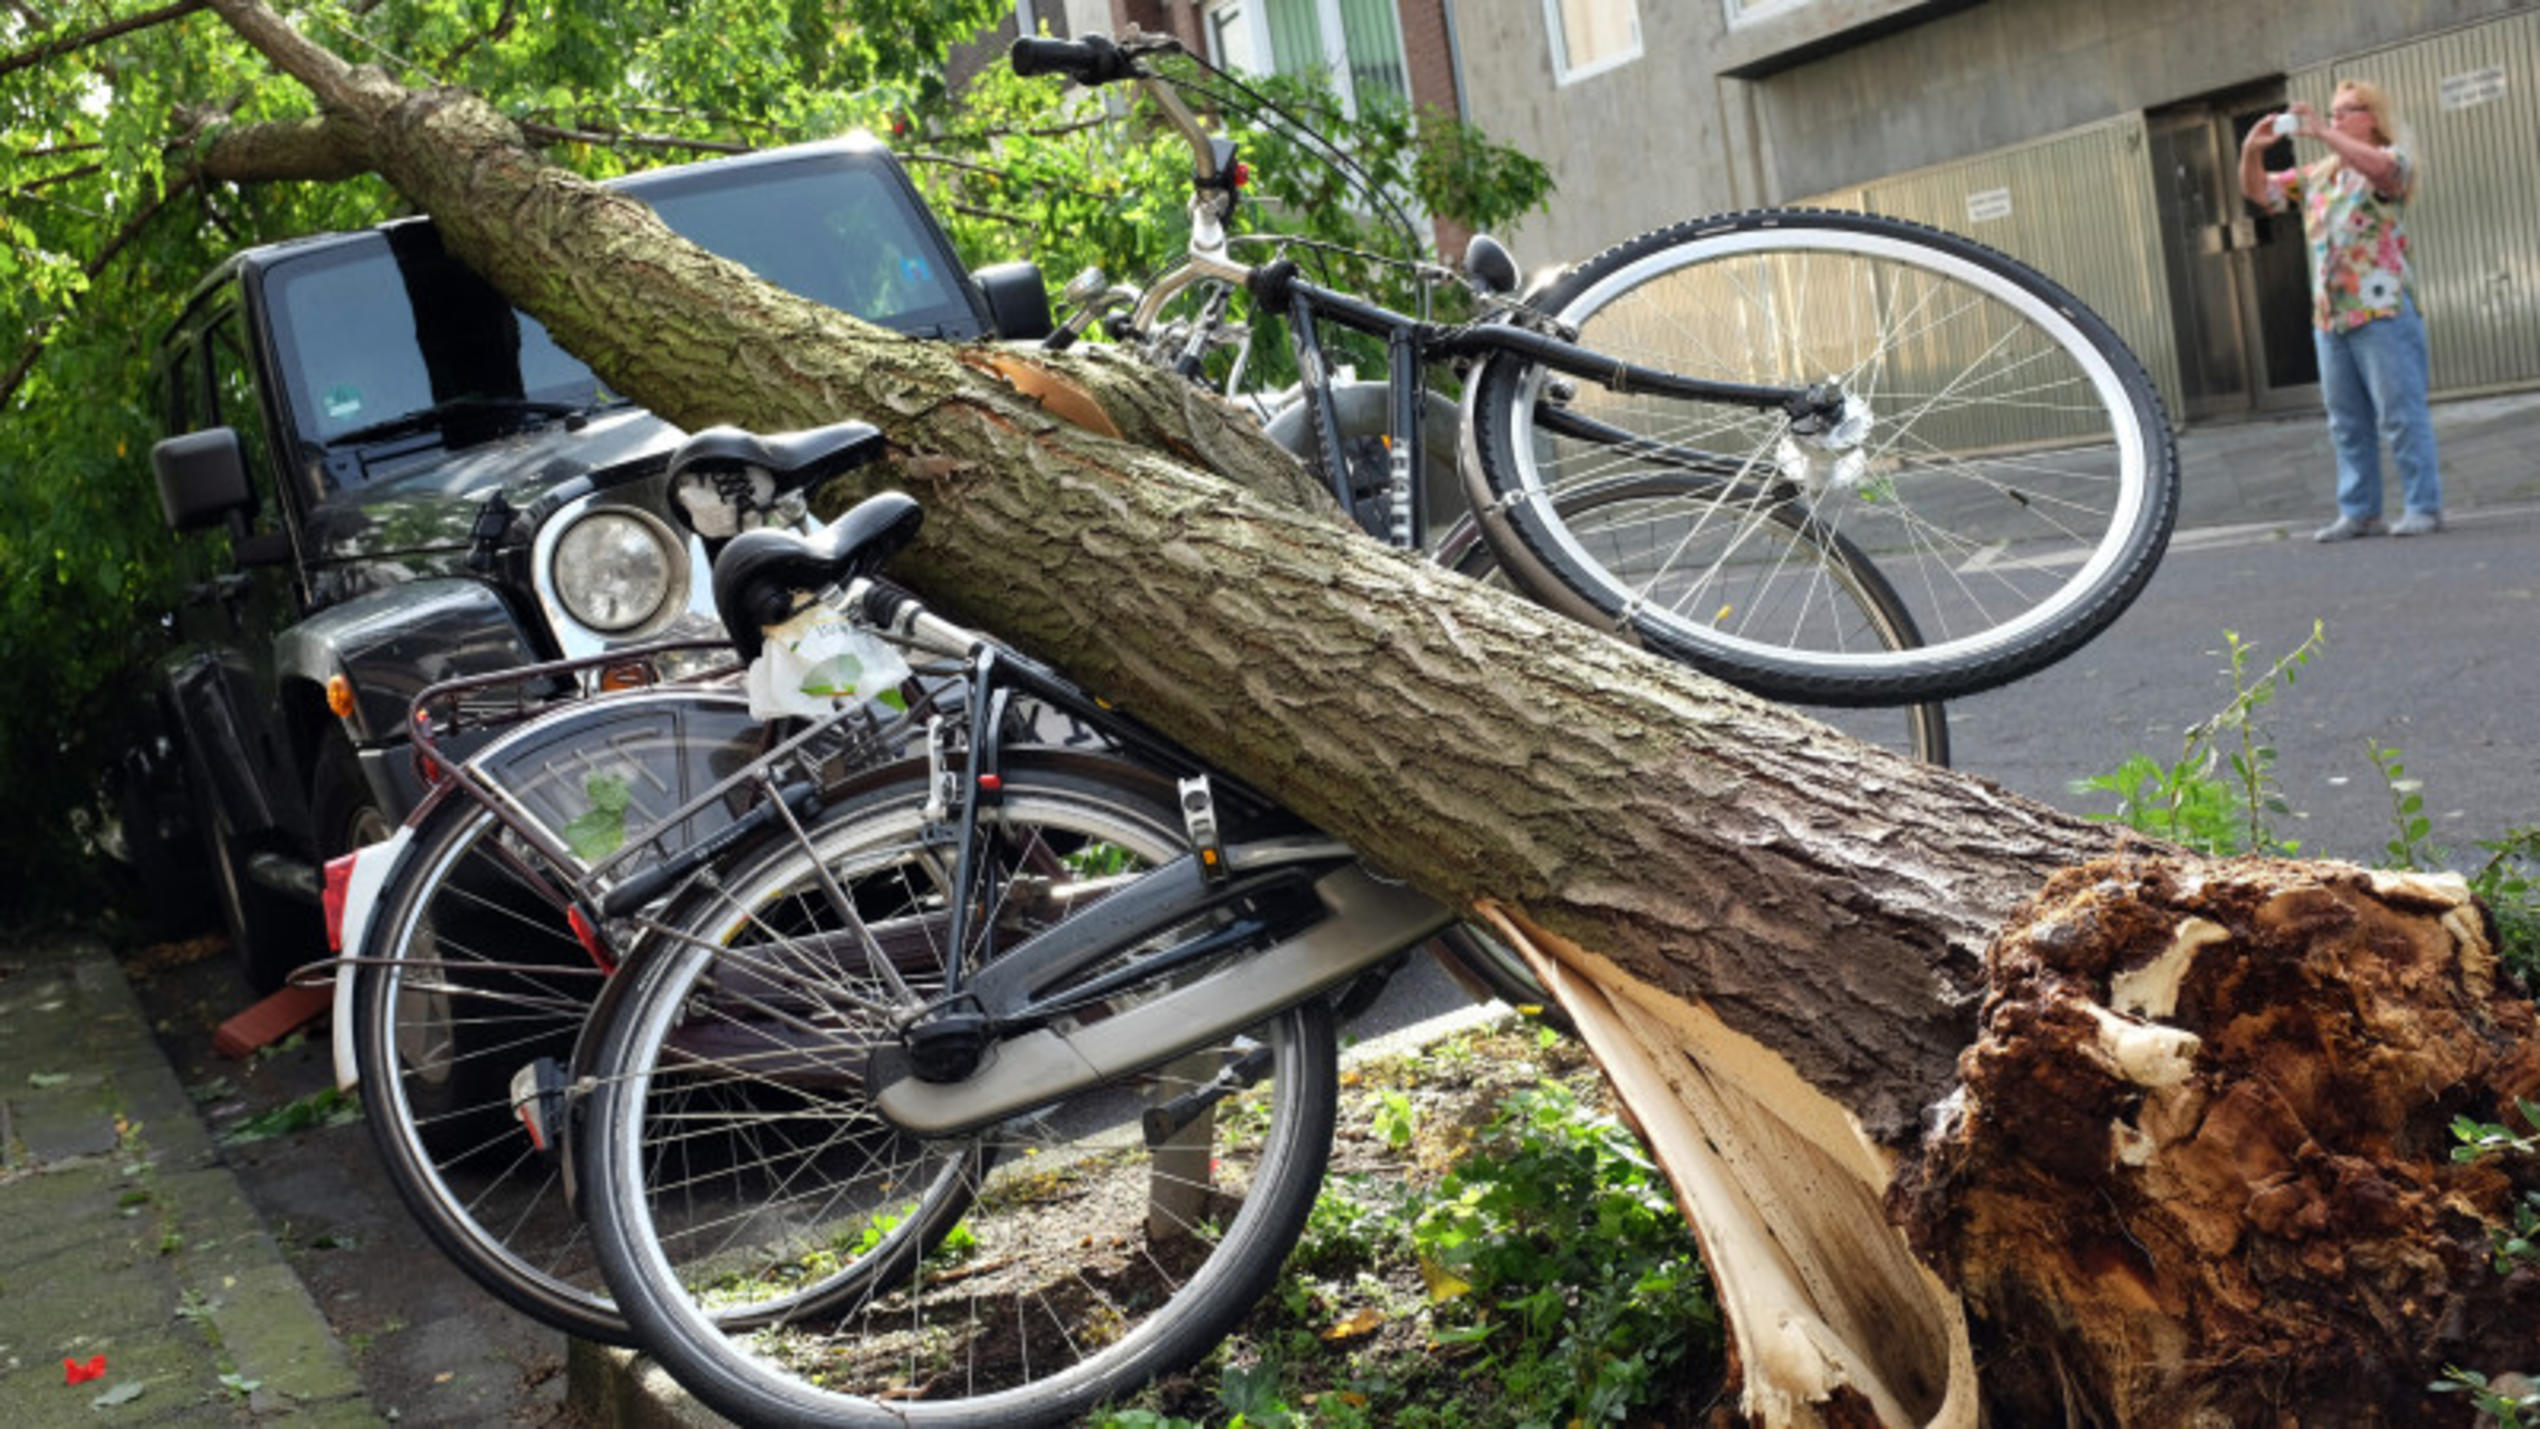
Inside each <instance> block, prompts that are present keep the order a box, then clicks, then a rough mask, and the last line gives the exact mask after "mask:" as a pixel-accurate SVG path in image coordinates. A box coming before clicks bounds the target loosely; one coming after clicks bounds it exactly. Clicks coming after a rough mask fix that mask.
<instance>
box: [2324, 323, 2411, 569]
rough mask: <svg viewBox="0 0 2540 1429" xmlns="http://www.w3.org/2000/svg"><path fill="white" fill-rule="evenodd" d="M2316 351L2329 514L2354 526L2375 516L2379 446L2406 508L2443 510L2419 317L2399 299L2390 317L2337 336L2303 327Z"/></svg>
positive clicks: (2378, 499) (2378, 512)
mask: <svg viewBox="0 0 2540 1429" xmlns="http://www.w3.org/2000/svg"><path fill="white" fill-rule="evenodd" d="M2311 340H2312V342H2313V343H2314V344H2315V345H2316V346H2317V347H2318V348H2319V358H2320V395H2321V396H2322V397H2323V398H2324V399H2325V400H2326V401H2327V403H2328V437H2329V441H2330V442H2331V443H2333V444H2334V445H2335V446H2336V448H2337V509H2338V511H2339V512H2340V513H2341V514H2343V515H2346V516H2351V517H2353V518H2355V519H2356V520H2358V521H2362V520H2366V519H2369V518H2375V517H2378V516H2380V515H2381V442H2382V439H2383V438H2385V437H2386V438H2388V439H2389V442H2390V458H2391V460H2392V461H2394V462H2396V463H2397V464H2398V467H2399V495H2400V499H2401V500H2403V501H2405V502H2406V503H2407V509H2408V510H2410V511H2413V512H2422V513H2424V514H2426V515H2429V516H2431V515H2439V514H2441V512H2442V510H2443V476H2442V473H2440V472H2439V471H2437V470H2436V469H2435V465H2434V419H2433V417H2432V415H2431V414H2429V413H2428V412H2427V411H2426V407H2425V388H2426V357H2425V319H2424V318H2422V317H2420V316H2418V315H2417V309H2416V304H2415V303H2414V302H2412V301H2410V300H2408V299H2405V298H2402V299H2401V300H2400V302H2399V315H2398V316H2397V317H2395V318H2375V319H2374V320H2372V321H2371V322H2368V323H2365V324H2364V325H2363V326H2361V327H2357V328H2349V329H2347V330H2346V331H2344V332H2339V333H2328V332H2321V331H2319V330H2318V329H2317V328H2314V329H2312V330H2311Z"/></svg>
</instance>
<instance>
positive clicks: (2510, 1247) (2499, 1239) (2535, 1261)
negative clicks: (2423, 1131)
mask: <svg viewBox="0 0 2540 1429" xmlns="http://www.w3.org/2000/svg"><path fill="white" fill-rule="evenodd" d="M2514 1110H2515V1111H2516V1112H2517V1113H2519V1114H2520V1115H2521V1117H2522V1124H2523V1127H2524V1130H2521V1131H2516V1130H2514V1129H2513V1128H2512V1127H2509V1126H2505V1125H2503V1124H2501V1123H2498V1122H2492V1121H2480V1120H2478V1119H2477V1118H2475V1117H2467V1116H2461V1117H2454V1118H2453V1119H2452V1139H2453V1140H2454V1141H2457V1142H2459V1143H2460V1144H2459V1145H2457V1146H2455V1147H2453V1148H2452V1159H2453V1160H2455V1161H2483V1160H2485V1159H2486V1158H2488V1157H2490V1156H2508V1157H2521V1158H2524V1159H2526V1160H2528V1159H2530V1158H2533V1157H2540V1102H2534V1101H2532V1100H2530V1099H2529V1098H2527V1097H2517V1098H2515V1100H2514ZM2487 1235H2488V1240H2489V1243H2490V1246H2491V1251H2492V1264H2493V1265H2494V1266H2495V1269H2496V1273H2497V1274H2498V1275H2512V1274H2514V1273H2515V1272H2517V1271H2525V1270H2532V1269H2540V1191H2525V1192H2523V1193H2522V1199H2521V1200H2520V1201H2518V1202H2516V1203H2515V1205H2514V1208H2513V1212H2512V1214H2511V1215H2510V1216H2509V1217H2508V1218H2507V1221H2506V1223H2505V1224H2504V1225H2501V1226H2492V1227H2490V1228H2489V1229H2488V1232H2487ZM2428 1388H2430V1389H2432V1390H2434V1391H2435V1392H2436V1393H2438V1394H2466V1395H2468V1396H2469V1397H2470V1403H2471V1404H2472V1405H2474V1406H2475V1407H2476V1408H2477V1410H2478V1412H2479V1413H2480V1414H2482V1415H2484V1416H2486V1421H2485V1422H2492V1423H2494V1424H2496V1425H2498V1426H2499V1429H2540V1387H2535V1385H2534V1376H2531V1375H2527V1374H2518V1375H2497V1376H2496V1377H2494V1378H2493V1379H2490V1378H2489V1377H2488V1376H2486V1375H2484V1374H2481V1373H2479V1372H2478V1371H2476V1370H2469V1369H2463V1368H2461V1367H2460V1366H2458V1365H2446V1366H2444V1367H2443V1377H2442V1378H2441V1379H2438V1380H2436V1381H2434V1383H2433V1384H2431V1385H2429V1386H2428Z"/></svg>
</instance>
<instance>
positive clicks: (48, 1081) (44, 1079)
mask: <svg viewBox="0 0 2540 1429" xmlns="http://www.w3.org/2000/svg"><path fill="white" fill-rule="evenodd" d="M70 1079H71V1074H70V1073H68V1072H29V1073H27V1078H26V1084H27V1085H28V1086H30V1087H33V1088H35V1089H36V1090H37V1091H39V1092H49V1091H51V1090H52V1089H53V1088H55V1087H59V1086H66V1085H68V1084H69V1082H70Z"/></svg>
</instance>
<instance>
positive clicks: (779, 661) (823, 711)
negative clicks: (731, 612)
mask: <svg viewBox="0 0 2540 1429" xmlns="http://www.w3.org/2000/svg"><path fill="white" fill-rule="evenodd" d="M907 679H908V662H907V661H906V660H904V659H902V658H900V652H899V647H898V646H896V645H893V644H892V643H891V642H889V641H887V640H884V639H883V638H882V637H880V636H878V635H876V634H874V633H873V632H872V631H870V630H867V629H864V628H863V627H861V626H858V625H856V624H854V623H853V622H851V621H849V620H848V619H847V618H846V617H845V616H843V615H840V614H839V613H838V612H836V611H834V610H831V609H829V608H828V607H827V606H822V605H814V606H811V607H809V608H808V609H806V610H804V611H803V612H802V613H801V614H799V615H796V616H795V617H794V618H793V619H791V620H788V621H786V622H785V623H784V624H782V625H771V626H769V627H768V628H767V644H766V647H765V648H763V649H762V650H760V651H759V656H758V658H757V659H756V660H753V661H751V662H750V673H749V675H748V677H747V678H746V679H745V680H744V681H743V688H745V689H747V690H748V691H749V695H750V718H752V719H760V720H767V719H775V718H777V717H779V716H781V715H798V716H802V717H804V718H814V719H816V718H818V717H820V716H823V715H827V714H831V713H834V712H835V711H838V710H842V709H847V708H851V707H853V706H855V705H858V704H863V703H867V702H873V701H879V702H880V703H881V704H883V705H885V706H887V707H889V708H891V709H895V710H896V709H901V708H904V705H903V704H902V701H901V698H900V685H901V684H902V683H903V682H905V681H906V680H907Z"/></svg>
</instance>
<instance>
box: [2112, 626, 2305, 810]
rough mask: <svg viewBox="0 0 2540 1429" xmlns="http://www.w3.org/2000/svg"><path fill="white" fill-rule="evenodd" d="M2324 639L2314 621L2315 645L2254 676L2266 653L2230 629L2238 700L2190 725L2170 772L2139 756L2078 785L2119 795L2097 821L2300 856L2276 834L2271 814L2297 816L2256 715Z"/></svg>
mask: <svg viewBox="0 0 2540 1429" xmlns="http://www.w3.org/2000/svg"><path fill="white" fill-rule="evenodd" d="M2324 638H2325V631H2324V628H2323V626H2322V625H2321V623H2320V622H2319V621H2316V620H2315V621H2312V622H2311V636H2310V638H2309V639H2308V640H2305V641H2303V642H2302V643H2301V644H2300V645H2299V646H2296V647H2295V648H2294V650H2293V653H2291V654H2289V655H2287V656H2285V657H2284V658H2283V659H2281V660H2278V661H2276V662H2275V663H2274V664H2273V665H2271V666H2269V667H2267V669H2266V670H2265V671H2264V672H2263V673H2260V674H2256V675H2252V673H2251V668H2250V667H2251V665H2252V664H2253V663H2254V661H2255V659H2256V655H2257V648H2258V647H2256V646H2255V645H2252V644H2250V643H2249V642H2247V641H2245V640H2242V639H2241V638H2240V634H2239V632H2238V631H2233V630H2226V631H2224V632H2223V644H2224V647H2225V648H2224V654H2225V655H2226V656H2227V657H2228V659H2229V661H2230V664H2229V666H2228V668H2227V669H2226V670H2225V674H2227V675H2228V676H2229V677H2230V680H2231V699H2230V700H2229V701H2228V702H2226V703H2225V704H2224V705H2223V707H2222V708H2221V709H2219V710H2216V711H2215V712H2214V713H2213V714H2211V715H2208V716H2206V717H2205V718H2204V719H2202V720H2199V721H2197V722H2196V723H2195V724H2192V725H2189V726H2188V727H2187V732H2186V733H2185V735H2183V736H2182V737H2181V739H2180V743H2179V756H2178V759H2177V760H2176V761H2175V762H2173V763H2169V764H2163V763H2161V762H2160V761H2159V760H2156V759H2154V758H2152V757H2151V756H2150V755H2148V754H2142V753H2137V754H2134V755H2131V756H2129V757H2128V758H2127V759H2126V761H2125V762H2124V763H2123V764H2120V765H2118V766H2117V768H2116V769H2115V770H2114V771H2113V772H2111V773H2107V774H2101V775H2097V776H2094V777H2092V778H2089V779H2082V780H2077V781H2075V782H2074V784H2073V792H2074V793H2077V794H2091V793H2103V794H2112V795H2114V796H2116V800H2117V807H2116V810H2115V812H2113V813H2108V814H2096V815H2093V816H2092V817H2094V818H2100V819H2110V820H2114V821H2115V822H2118V823H2122V824H2126V825H2128V826H2130V827H2133V828H2136V829H2140V830H2142V831H2143V832H2145V833H2147V834H2151V835H2153V836H2154V837H2156V838H2165V839H2170V840H2172V841H2174V842H2177V843H2182V844H2185V845H2187V846H2188V847H2190V848H2193V849H2195V850H2197V851H2198V852H2201V853H2208V854H2232V853H2242V852H2263V853H2274V854H2292V853H2296V852H2298V851H2299V849H2300V846H2299V845H2298V844H2296V843H2294V842H2293V841H2292V840H2290V839H2278V838H2277V837H2276V836H2275V828H2274V824H2273V821H2272V816H2275V815H2280V814H2285V813H2289V812H2290V810H2289V809H2288V808H2287V807H2286V805H2285V802H2284V792H2283V790H2282V789H2281V788H2279V787H2278V786H2277V784H2276V781H2275V760H2276V752H2275V746H2273V745H2272V744H2269V743H2268V742H2267V737H2266V732H2265V730H2264V729H2263V728H2261V727H2260V725H2259V724H2258V721H2257V715H2258V712H2259V711H2260V710H2262V709H2265V708H2266V707H2267V706H2268V705H2270V704H2273V703H2274V702H2275V697H2276V694H2277V692H2278V691H2280V690H2283V689H2289V688H2291V686H2292V685H2293V683H2294V681H2295V680H2296V679H2297V678H2299V676H2300V674H2301V671H2302V669H2303V667H2305V666H2307V665H2309V664H2310V662H2311V657H2312V656H2314V655H2316V654H2318V653H2319V650H2320V646H2321V643H2322V641H2323V639H2324Z"/></svg>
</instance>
